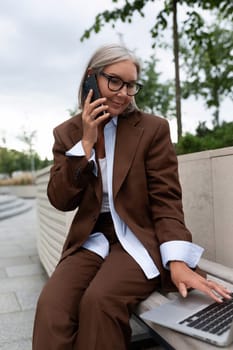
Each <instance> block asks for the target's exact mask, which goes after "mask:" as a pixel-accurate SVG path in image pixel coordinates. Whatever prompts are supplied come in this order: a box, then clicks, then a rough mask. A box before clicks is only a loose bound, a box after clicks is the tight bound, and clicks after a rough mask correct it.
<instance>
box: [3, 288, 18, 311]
mask: <svg viewBox="0 0 233 350" xmlns="http://www.w3.org/2000/svg"><path fill="white" fill-rule="evenodd" d="M14 311H20V305H19V303H18V301H17V298H16V295H15V293H7V294H0V314H3V313H7V312H14Z"/></svg>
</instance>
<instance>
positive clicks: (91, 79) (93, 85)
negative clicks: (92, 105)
mask: <svg viewBox="0 0 233 350" xmlns="http://www.w3.org/2000/svg"><path fill="white" fill-rule="evenodd" d="M90 89H92V90H93V95H92V98H91V102H93V101H95V100H97V99H98V98H100V97H101V95H100V92H99V88H98V84H97V80H96V76H95V74H91V75H88V77H87V78H86V80H85V81H84V84H83V98H84V100H85V99H86V97H87V95H88V93H89V91H90Z"/></svg>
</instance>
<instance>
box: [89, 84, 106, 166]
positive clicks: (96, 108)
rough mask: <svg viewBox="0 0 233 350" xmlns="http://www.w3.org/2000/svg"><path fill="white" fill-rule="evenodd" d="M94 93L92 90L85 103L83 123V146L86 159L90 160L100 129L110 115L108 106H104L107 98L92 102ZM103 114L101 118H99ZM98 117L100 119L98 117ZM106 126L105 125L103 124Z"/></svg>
mask: <svg viewBox="0 0 233 350" xmlns="http://www.w3.org/2000/svg"><path fill="white" fill-rule="evenodd" d="M92 95H93V91H92V90H90V91H89V93H88V95H87V98H86V100H85V103H84V108H83V113H82V122H83V138H82V145H83V149H84V151H85V154H86V157H87V158H88V159H89V158H90V156H91V151H92V148H93V146H94V144H95V143H96V141H97V138H98V128H99V126H100V125H101V124H102V123H103V122H104V121H106V120H107V119H108V118H109V116H110V113H108V112H107V109H108V106H107V105H105V104H104V102H105V101H106V98H105V97H101V98H99V99H97V100H95V101H93V102H91V97H92ZM99 114H101V115H100V116H98V115H99ZM97 116H98V117H97ZM103 124H104V123H103Z"/></svg>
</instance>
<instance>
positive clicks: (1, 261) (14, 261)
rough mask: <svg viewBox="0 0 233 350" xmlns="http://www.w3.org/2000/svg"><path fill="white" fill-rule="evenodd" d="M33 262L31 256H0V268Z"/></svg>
mask: <svg viewBox="0 0 233 350" xmlns="http://www.w3.org/2000/svg"><path fill="white" fill-rule="evenodd" d="M30 263H31V260H30V257H28V256H17V257H7V258H2V257H0V268H2V267H7V266H16V265H24V264H26V265H28V264H30Z"/></svg>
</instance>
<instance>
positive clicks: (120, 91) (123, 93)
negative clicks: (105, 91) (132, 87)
mask: <svg viewBox="0 0 233 350" xmlns="http://www.w3.org/2000/svg"><path fill="white" fill-rule="evenodd" d="M127 89H128V88H127V85H123V86H122V88H121V89H120V90H119V91H118V94H121V95H125V96H128V95H127Z"/></svg>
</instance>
